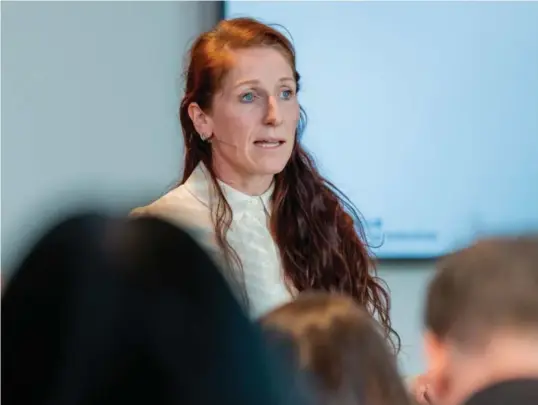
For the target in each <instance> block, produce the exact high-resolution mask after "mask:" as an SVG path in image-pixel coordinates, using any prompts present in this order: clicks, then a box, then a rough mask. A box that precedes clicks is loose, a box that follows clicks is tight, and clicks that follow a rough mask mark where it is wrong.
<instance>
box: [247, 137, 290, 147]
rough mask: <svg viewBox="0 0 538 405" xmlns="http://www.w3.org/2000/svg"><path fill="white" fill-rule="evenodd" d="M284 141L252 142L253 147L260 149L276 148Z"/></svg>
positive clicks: (262, 140) (261, 140)
mask: <svg viewBox="0 0 538 405" xmlns="http://www.w3.org/2000/svg"><path fill="white" fill-rule="evenodd" d="M284 142H285V141H283V140H279V139H259V140H257V141H254V145H256V146H259V147H261V148H267V149H271V148H278V147H279V146H280V145H282V144H283V143H284Z"/></svg>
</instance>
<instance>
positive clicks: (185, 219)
mask: <svg viewBox="0 0 538 405" xmlns="http://www.w3.org/2000/svg"><path fill="white" fill-rule="evenodd" d="M219 184H220V187H221V189H222V191H223V193H224V196H225V197H226V201H227V202H228V204H229V205H230V207H231V209H232V213H233V219H232V224H231V226H230V229H229V231H228V233H227V241H228V243H229V244H230V246H231V247H232V248H233V249H234V250H235V251H236V253H237V255H238V256H239V258H240V259H241V263H242V266H243V275H242V276H241V275H240V277H243V280H244V286H245V288H246V294H247V296H248V299H249V310H250V313H251V315H252V317H254V318H257V317H259V316H261V315H263V314H265V313H267V312H269V311H271V310H272V309H274V308H276V307H278V306H280V305H282V304H284V303H285V302H288V301H289V300H291V298H292V294H291V293H290V291H289V290H288V288H287V286H286V283H285V282H284V277H283V268H282V265H281V262H280V255H279V252H278V248H277V246H276V244H275V242H274V240H273V237H272V236H271V233H270V231H269V227H268V220H269V216H270V213H271V195H272V193H273V187H271V188H270V189H269V190H268V191H266V192H265V193H264V194H262V195H261V196H249V195H247V194H244V193H242V192H240V191H237V190H235V189H233V188H232V187H230V186H228V185H227V184H224V183H223V182H219ZM217 202H218V194H216V190H215V187H214V185H213V183H212V181H211V177H210V175H209V173H208V171H207V169H206V167H205V166H204V165H203V164H202V163H200V164H199V165H198V166H197V167H196V169H195V170H194V171H193V173H192V174H191V176H190V177H189V178H188V179H187V181H186V182H185V183H184V184H182V185H181V186H179V187H177V188H175V189H173V190H172V191H170V192H169V193H168V194H166V195H164V196H163V197H161V198H159V199H158V200H157V201H155V202H153V203H152V204H150V205H148V206H146V207H141V208H137V209H135V210H134V211H133V214H134V215H151V216H157V217H161V218H163V219H165V220H168V221H170V222H172V223H176V224H178V225H180V226H182V227H187V228H188V229H191V230H192V231H193V232H192V234H193V236H194V237H195V238H196V239H197V240H198V241H199V242H200V243H201V244H202V245H203V246H204V247H205V248H207V249H208V250H209V251H210V253H211V254H212V255H213V256H214V257H216V261H217V262H220V263H222V260H223V259H222V258H223V256H222V252H221V251H220V248H219V246H218V244H217V241H216V237H215V231H214V225H213V221H212V217H211V207H212V206H213V207H214V206H215V205H216V204H217ZM235 271H239V270H237V269H235Z"/></svg>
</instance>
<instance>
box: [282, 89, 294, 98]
mask: <svg viewBox="0 0 538 405" xmlns="http://www.w3.org/2000/svg"><path fill="white" fill-rule="evenodd" d="M292 96H293V91H291V90H282V91H281V92H280V98H282V99H283V100H289V99H290V98H291V97H292Z"/></svg>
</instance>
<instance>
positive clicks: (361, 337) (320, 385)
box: [261, 293, 409, 405]
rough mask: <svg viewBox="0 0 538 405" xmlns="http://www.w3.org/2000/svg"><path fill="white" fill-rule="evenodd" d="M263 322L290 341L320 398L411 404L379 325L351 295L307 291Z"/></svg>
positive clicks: (336, 404) (335, 404) (343, 404)
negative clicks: (349, 296)
mask: <svg viewBox="0 0 538 405" xmlns="http://www.w3.org/2000/svg"><path fill="white" fill-rule="evenodd" d="M261 322H262V325H263V327H264V329H265V330H266V332H267V333H268V335H269V336H270V337H272V339H273V340H278V341H280V343H282V344H285V343H287V344H288V345H289V346H288V355H289V356H293V357H294V358H293V360H294V361H295V363H296V366H297V367H299V369H300V370H302V371H303V372H305V373H306V374H307V375H308V377H309V382H310V383H311V384H312V385H313V387H314V388H315V392H316V394H317V397H318V401H317V402H318V403H319V404H322V405H326V404H331V405H347V404H349V405H351V404H362V405H406V404H409V398H408V395H407V391H406V389H405V387H404V385H403V383H402V380H401V378H400V375H399V373H398V369H397V364H396V356H395V355H394V354H393V352H392V351H391V350H390V348H389V346H388V345H387V341H386V339H384V337H383V332H382V330H381V327H380V326H379V325H378V324H377V322H376V321H374V319H373V318H372V317H371V316H370V315H369V314H368V313H367V312H366V311H365V310H363V309H362V308H361V307H360V306H359V305H357V304H356V303H355V302H354V301H353V300H352V299H351V298H348V297H346V296H342V295H337V294H329V293H305V294H304V295H300V296H299V298H298V299H297V300H296V301H294V302H291V303H289V304H286V305H284V306H282V307H280V308H278V309H276V310H275V311H273V312H271V313H269V314H268V315H266V316H265V317H264V318H262V320H261Z"/></svg>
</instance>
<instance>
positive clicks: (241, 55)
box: [225, 47, 293, 87]
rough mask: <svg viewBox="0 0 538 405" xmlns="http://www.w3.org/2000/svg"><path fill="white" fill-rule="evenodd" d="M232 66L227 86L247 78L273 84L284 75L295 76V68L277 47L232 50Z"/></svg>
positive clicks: (226, 82) (226, 80) (227, 78)
mask: <svg viewBox="0 0 538 405" xmlns="http://www.w3.org/2000/svg"><path fill="white" fill-rule="evenodd" d="M230 56H231V59H232V68H231V69H230V71H229V72H228V75H227V76H226V79H225V87H226V86H235V85H236V84H238V83H240V82H242V81H246V80H258V81H260V82H261V83H262V84H263V83H267V84H269V85H273V84H274V82H276V81H278V80H280V79H281V78H282V77H293V69H292V67H291V66H290V63H289V61H288V60H287V59H286V57H285V56H284V54H283V53H282V52H281V51H280V50H278V49H275V48H270V47H260V48H249V49H240V50H234V51H231V55H230Z"/></svg>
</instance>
